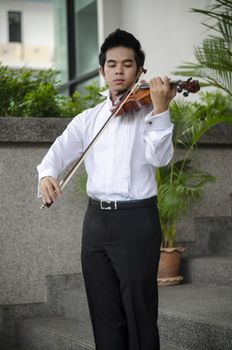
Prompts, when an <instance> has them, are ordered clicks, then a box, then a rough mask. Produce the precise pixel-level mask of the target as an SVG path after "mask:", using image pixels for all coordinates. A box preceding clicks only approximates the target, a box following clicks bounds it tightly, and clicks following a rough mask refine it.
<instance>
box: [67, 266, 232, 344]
mask: <svg viewBox="0 0 232 350" xmlns="http://www.w3.org/2000/svg"><path fill="white" fill-rule="evenodd" d="M199 263H200V262H199ZM231 295H232V287H229V286H216V285H212V284H205V283H204V284H181V285H178V286H172V287H160V288H159V324H160V333H161V340H162V342H163V343H164V342H166V341H169V342H173V339H177V344H178V346H181V345H182V346H183V347H186V348H187V349H198V350H201V349H202V350H203V349H204V350H207V349H209V350H214V349H215V350H220V349H221V350H226V349H228V350H229V349H230V350H231V348H230V347H229V345H228V344H232V297H231ZM64 300H66V307H65V314H66V316H67V317H68V316H72V317H73V318H76V319H77V320H85V322H86V323H88V322H89V323H90V320H89V314H88V307H87V300H86V296H85V294H84V292H83V290H80V291H78V290H71V291H66V292H65V298H64ZM80 305H81V307H80ZM199 327H200V328H199ZM170 334H171V336H170V338H169V335H170ZM181 334H184V337H183V339H182V336H181ZM214 334H215V335H216V338H217V339H216V340H213V343H212V340H211V338H212V339H214V338H213V337H214ZM167 335H168V338H167ZM224 337H225V339H224ZM206 338H207V339H206ZM230 341H231V343H228V342H230ZM214 343H215V345H214ZM207 344H210V346H209V347H207V346H208V345H207Z"/></svg>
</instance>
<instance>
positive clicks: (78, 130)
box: [37, 91, 173, 201]
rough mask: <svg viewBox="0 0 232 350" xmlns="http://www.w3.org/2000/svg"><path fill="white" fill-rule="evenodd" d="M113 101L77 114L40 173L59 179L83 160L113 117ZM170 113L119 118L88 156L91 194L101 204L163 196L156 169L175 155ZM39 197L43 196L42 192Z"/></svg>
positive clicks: (144, 112)
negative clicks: (70, 164)
mask: <svg viewBox="0 0 232 350" xmlns="http://www.w3.org/2000/svg"><path fill="white" fill-rule="evenodd" d="M105 95H106V96H107V99H106V100H105V101H104V102H102V103H100V104H98V105H97V106H95V107H94V108H90V109H87V110H86V111H84V112H82V113H80V114H79V115H77V116H76V117H75V118H73V120H72V121H71V122H70V123H69V124H68V126H67V128H66V129H65V130H64V132H63V133H62V135H61V136H59V137H57V139H56V140H55V142H54V143H53V145H52V146H51V148H50V149H49V151H48V152H47V154H46V155H45V157H44V159H43V160H42V162H41V164H40V165H38V167H37V170H38V174H39V181H40V179H41V178H42V177H44V176H53V177H55V178H57V176H58V175H59V174H60V172H61V171H62V170H63V169H65V167H66V166H67V165H68V164H69V163H70V162H72V161H74V160H76V159H78V158H79V157H80V156H81V154H82V153H83V151H84V150H85V149H86V147H87V146H88V145H89V143H90V142H91V141H92V139H93V138H94V136H95V135H96V134H97V132H98V131H99V130H100V128H101V126H102V125H103V124H104V122H105V121H106V120H107V119H108V117H109V116H110V114H111V111H110V108H111V107H112V101H111V99H110V98H109V91H107V92H105ZM172 130H173V124H172V123H171V122H170V115H169V111H168V110H167V111H165V112H163V113H160V114H157V115H152V106H146V107H144V108H142V109H140V110H136V111H135V110H133V111H130V112H128V113H127V114H125V115H122V116H118V117H114V118H113V119H112V120H111V121H110V122H109V124H108V126H107V127H106V129H105V130H104V131H103V133H102V134H101V135H100V137H99V139H98V140H97V141H96V143H95V144H94V146H93V147H92V149H91V150H90V151H89V153H88V154H87V156H86V158H85V160H84V163H85V169H86V171H87V174H88V180H87V194H88V195H89V196H90V197H93V198H97V199H101V200H123V201H125V200H136V199H144V198H149V197H152V196H154V195H156V193H157V185H156V181H155V168H157V167H161V166H164V165H166V164H168V162H169V161H170V160H171V158H172V155H173V145H172ZM38 195H39V193H38Z"/></svg>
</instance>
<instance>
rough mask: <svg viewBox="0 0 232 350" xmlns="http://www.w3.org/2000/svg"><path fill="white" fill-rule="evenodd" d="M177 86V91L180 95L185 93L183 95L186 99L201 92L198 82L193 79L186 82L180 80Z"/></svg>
mask: <svg viewBox="0 0 232 350" xmlns="http://www.w3.org/2000/svg"><path fill="white" fill-rule="evenodd" d="M170 84H172V82H170ZM176 85H177V88H176V91H177V92H179V93H182V92H183V95H184V96H185V97H187V96H188V95H189V93H190V92H191V93H193V94H195V93H196V92H198V91H199V90H200V86H199V82H198V80H192V78H189V79H188V80H186V81H182V80H178V81H177V82H176ZM183 90H184V91H183Z"/></svg>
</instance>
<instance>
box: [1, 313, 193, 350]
mask: <svg viewBox="0 0 232 350" xmlns="http://www.w3.org/2000/svg"><path fill="white" fill-rule="evenodd" d="M17 333H18V337H19V340H20V349H23V350H94V349H95V346H94V340H93V335H92V331H91V329H90V325H89V324H86V323H85V322H80V321H78V320H76V319H72V318H65V317H53V318H51V317H50V318H39V319H25V320H22V321H18V322H17ZM1 350H5V349H1ZM109 350H110V349H109ZM160 350H187V349H185V348H183V347H181V346H176V345H174V344H173V343H172V342H168V343H167V342H165V341H164V342H162V343H161V348H160Z"/></svg>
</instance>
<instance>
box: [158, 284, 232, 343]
mask: <svg viewBox="0 0 232 350" xmlns="http://www.w3.org/2000/svg"><path fill="white" fill-rule="evenodd" d="M231 296H232V288H231V287H228V286H215V285H205V284H181V285H178V286H172V287H162V288H160V289H159V325H160V336H161V341H162V340H163V339H165V340H166V341H172V342H173V340H174V339H175V343H176V344H179V345H180V346H183V347H186V348H187V349H189V350H191V349H193V350H195V349H197V350H231V349H232V345H231V344H232V297H231Z"/></svg>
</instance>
